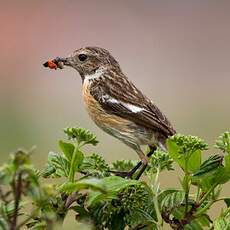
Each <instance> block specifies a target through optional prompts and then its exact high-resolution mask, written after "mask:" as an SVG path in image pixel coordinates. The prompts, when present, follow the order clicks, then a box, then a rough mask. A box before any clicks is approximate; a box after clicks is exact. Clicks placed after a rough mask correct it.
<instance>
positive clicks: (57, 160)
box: [44, 152, 70, 177]
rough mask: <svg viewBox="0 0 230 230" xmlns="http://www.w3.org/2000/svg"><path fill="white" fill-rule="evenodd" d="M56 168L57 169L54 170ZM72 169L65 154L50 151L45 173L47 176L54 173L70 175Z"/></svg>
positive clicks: (56, 175) (54, 174)
mask: <svg viewBox="0 0 230 230" xmlns="http://www.w3.org/2000/svg"><path fill="white" fill-rule="evenodd" d="M54 170H55V171H54ZM69 170H70V163H69V162H68V160H67V159H66V158H65V157H64V155H61V154H58V153H54V152H49V154H48V162H47V167H46V169H45V170H44V174H45V175H46V176H47V175H48V176H50V175H53V176H54V177H62V176H63V177H68V175H69Z"/></svg>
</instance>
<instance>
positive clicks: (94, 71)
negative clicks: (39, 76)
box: [44, 47, 175, 178]
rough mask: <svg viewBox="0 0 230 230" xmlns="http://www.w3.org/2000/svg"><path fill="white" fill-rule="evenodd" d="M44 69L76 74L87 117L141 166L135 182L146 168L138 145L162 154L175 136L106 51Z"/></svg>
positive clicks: (81, 53) (86, 51)
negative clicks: (128, 149) (132, 153)
mask: <svg viewBox="0 0 230 230" xmlns="http://www.w3.org/2000/svg"><path fill="white" fill-rule="evenodd" d="M44 66H45V67H50V68H55V69H56V68H60V69H62V68H63V67H64V66H70V67H72V68H74V69H75V70H77V71H78V73H79V74H80V76H81V79H82V95H83V99H84V102H85V105H86V109H87V111H88V113H89V115H90V117H91V118H92V119H93V121H94V122H95V123H96V124H97V126H99V127H100V128H101V129H102V130H104V131H105V132H106V133H108V134H110V135H112V136H114V137H116V138H118V139H119V140H121V141H122V142H124V143H125V144H126V145H128V146H129V147H131V148H132V149H133V150H135V151H136V152H137V154H138V156H139V157H140V159H141V164H139V166H140V165H142V168H141V170H140V172H139V175H138V176H137V177H138V178H139V177H140V176H141V174H142V173H143V171H144V169H145V168H146V166H147V164H148V157H147V156H146V155H145V154H144V153H143V151H142V150H141V145H148V146H149V147H150V149H153V150H155V149H156V147H159V148H161V149H163V150H165V141H166V139H167V138H168V137H169V136H172V135H173V134H175V130H174V129H173V127H172V125H171V124H170V122H169V121H168V119H167V118H166V117H165V115H164V114H163V113H162V112H161V111H160V110H159V109H158V107H157V106H156V105H154V103H153V102H152V101H151V100H150V99H148V98H147V97H146V96H145V95H144V94H143V93H142V92H141V91H140V90H139V89H137V88H136V86H135V85H134V84H133V83H132V82H131V81H130V80H129V79H128V78H127V77H126V76H125V74H124V73H123V72H122V70H121V67H120V65H119V63H118V62H117V61H116V60H115V58H114V57H113V56H112V55H111V54H110V53H109V52H108V51H107V50H105V49H103V48H99V47H85V48H81V49H78V50H76V51H74V52H73V54H72V55H71V56H69V57H67V58H59V57H58V58H55V59H53V60H52V61H48V62H46V63H44ZM137 169H138V166H137V167H135V168H134V170H132V171H131V172H130V173H129V174H128V175H129V176H130V177H131V176H132V174H133V173H134V172H135V171H136V170H137Z"/></svg>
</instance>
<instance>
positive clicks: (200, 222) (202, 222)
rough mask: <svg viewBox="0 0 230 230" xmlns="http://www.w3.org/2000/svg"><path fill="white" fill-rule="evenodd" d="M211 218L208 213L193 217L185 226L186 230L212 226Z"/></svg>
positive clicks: (198, 229) (197, 229)
mask: <svg viewBox="0 0 230 230" xmlns="http://www.w3.org/2000/svg"><path fill="white" fill-rule="evenodd" d="M210 224H211V223H210V219H209V217H208V215H202V216H200V217H198V218H196V219H193V220H192V221H191V222H190V223H189V224H186V225H185V226H184V229H185V230H203V229H206V228H207V227H210Z"/></svg>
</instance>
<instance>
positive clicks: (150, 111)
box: [91, 79, 175, 137]
mask: <svg viewBox="0 0 230 230" xmlns="http://www.w3.org/2000/svg"><path fill="white" fill-rule="evenodd" d="M122 81H124V79H122ZM95 83H96V82H95ZM127 84H128V85H129V87H128V86H127ZM114 85H116V82H114V83H113V84H110V85H106V87H103V86H102V85H101V82H100V83H99V84H97V83H96V85H95V86H94V87H93V88H94V90H92V91H91V94H92V96H93V97H94V98H95V99H96V100H97V101H98V102H99V103H100V105H101V106H102V108H103V109H104V110H106V112H108V113H110V114H116V115H117V116H120V117H123V118H127V119H129V120H131V121H133V122H135V123H136V124H138V125H141V126H143V127H146V128H150V129H153V130H158V131H159V132H160V133H162V134H163V135H164V136H165V137H168V136H171V135H173V134H175V130H174V129H173V127H172V126H171V124H170V122H169V121H168V120H167V118H166V117H165V116H164V115H163V114H162V113H161V111H160V110H159V109H158V108H157V107H156V106H155V105H154V104H153V103H152V102H151V101H150V100H149V99H148V98H146V97H145V96H144V95H143V94H142V93H141V92H140V91H139V90H138V89H137V88H136V87H135V86H134V85H133V84H132V83H131V82H129V81H128V80H126V82H125V86H126V87H118V88H117V90H116V87H114ZM127 87H128V88H127Z"/></svg>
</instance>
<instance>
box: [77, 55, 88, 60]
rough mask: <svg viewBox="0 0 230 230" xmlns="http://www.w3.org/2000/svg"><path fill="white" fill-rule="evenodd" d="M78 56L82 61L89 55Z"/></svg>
mask: <svg viewBox="0 0 230 230" xmlns="http://www.w3.org/2000/svg"><path fill="white" fill-rule="evenodd" d="M78 58H79V60H80V61H85V60H86V59H87V55H86V54H79V56H78Z"/></svg>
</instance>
